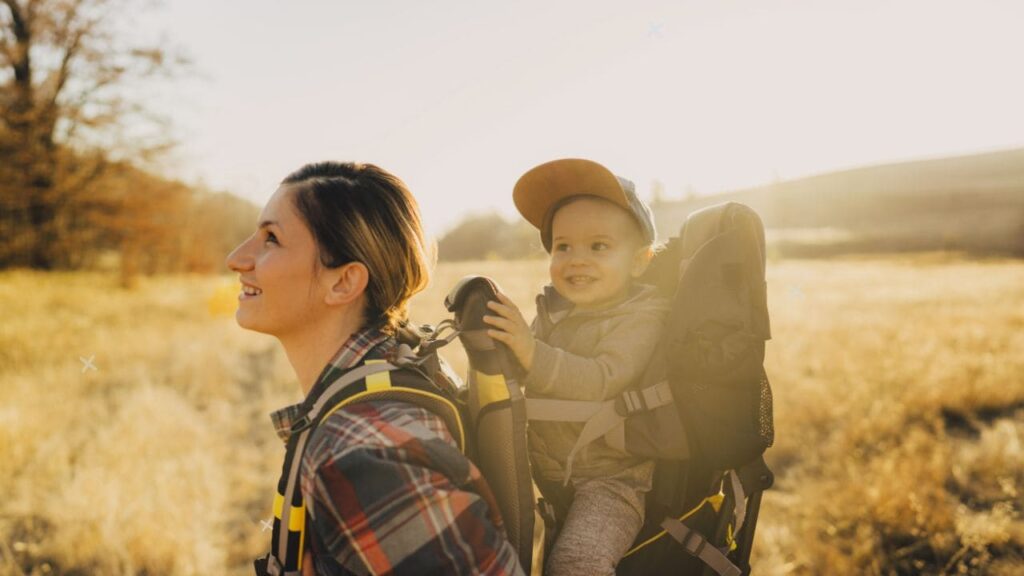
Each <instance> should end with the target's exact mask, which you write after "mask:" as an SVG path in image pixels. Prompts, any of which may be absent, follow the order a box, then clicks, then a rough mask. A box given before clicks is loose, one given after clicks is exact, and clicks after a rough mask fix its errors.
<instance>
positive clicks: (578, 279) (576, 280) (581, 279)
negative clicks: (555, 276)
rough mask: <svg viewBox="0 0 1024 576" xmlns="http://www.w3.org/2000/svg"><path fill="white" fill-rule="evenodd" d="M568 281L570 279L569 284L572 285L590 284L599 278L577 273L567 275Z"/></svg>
mask: <svg viewBox="0 0 1024 576" xmlns="http://www.w3.org/2000/svg"><path fill="white" fill-rule="evenodd" d="M566 281H568V282H569V284H570V285H572V286H588V285H590V284H593V283H594V282H596V281H597V278H594V277H593V276H580V275H577V276H569V277H567V278H566Z"/></svg>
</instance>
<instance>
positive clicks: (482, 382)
mask: <svg viewBox="0 0 1024 576" xmlns="http://www.w3.org/2000/svg"><path fill="white" fill-rule="evenodd" d="M473 376H474V380H475V383H476V390H477V400H478V401H479V402H480V406H479V407H480V408H483V407H484V406H487V405H488V404H494V403H495V402H501V401H502V400H508V399H509V395H508V384H507V383H506V382H505V376H504V375H503V374H501V373H500V372H499V373H498V374H485V373H483V372H480V371H479V370H473Z"/></svg>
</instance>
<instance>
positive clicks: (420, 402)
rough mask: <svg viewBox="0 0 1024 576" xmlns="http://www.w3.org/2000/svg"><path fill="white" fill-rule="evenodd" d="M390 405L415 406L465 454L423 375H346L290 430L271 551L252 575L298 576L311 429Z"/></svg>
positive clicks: (453, 422) (454, 411)
mask: <svg viewBox="0 0 1024 576" xmlns="http://www.w3.org/2000/svg"><path fill="white" fill-rule="evenodd" d="M375 400H394V401H402V402H408V403H410V404H415V405H417V406H421V407H423V408H425V409H427V410H429V411H431V412H433V413H434V414H436V415H438V416H439V417H440V418H441V419H442V420H443V421H444V423H445V425H446V426H447V427H448V430H449V432H450V433H451V435H452V436H453V437H454V438H455V440H456V442H457V443H458V446H459V449H460V450H463V451H464V450H465V433H464V431H463V426H462V418H461V415H460V413H459V410H458V408H457V407H456V406H455V404H454V403H453V402H452V399H451V398H448V397H446V396H445V395H444V394H442V393H441V391H440V390H439V389H437V388H436V387H435V386H434V385H433V383H432V382H431V381H430V379H429V378H427V377H426V376H425V375H424V374H421V373H419V372H417V371H416V370H415V369H412V368H406V367H403V366H399V365H396V364H394V363H392V362H388V361H386V360H382V359H371V360H367V361H365V362H364V363H362V364H360V365H358V366H356V367H354V368H352V369H350V370H348V371H347V372H345V373H343V374H342V375H341V376H339V377H338V379H337V380H335V381H334V382H333V383H332V384H331V385H330V386H328V387H327V389H326V390H324V392H323V394H321V395H320V396H319V397H318V398H317V399H316V401H315V402H314V403H313V406H312V407H311V408H310V409H309V411H308V412H307V413H306V414H305V415H304V416H303V417H302V418H300V419H299V420H298V421H296V422H295V424H294V425H293V426H292V429H291V432H292V434H291V436H290V437H289V439H288V443H287V450H286V453H285V460H284V465H283V467H282V471H281V478H280V480H279V481H278V489H277V494H276V495H275V498H274V530H273V535H272V537H271V551H270V553H269V554H268V555H266V556H265V557H263V558H260V559H258V560H256V562H255V567H256V574H257V575H263V574H267V575H274V576H277V575H280V576H299V575H300V574H301V573H302V553H303V549H304V548H303V547H304V541H305V526H306V521H305V517H306V508H305V503H304V502H303V498H302V492H301V490H300V489H299V474H300V471H301V463H302V455H303V453H304V452H305V449H306V445H307V444H308V442H309V439H310V437H311V436H312V433H313V432H314V431H315V430H316V427H317V426H318V425H319V424H320V423H321V422H323V421H324V420H326V419H327V418H328V417H329V416H330V415H331V414H333V413H334V412H336V411H337V410H339V409H341V408H343V407H345V406H349V405H351V404H355V403H358V402H369V401H375Z"/></svg>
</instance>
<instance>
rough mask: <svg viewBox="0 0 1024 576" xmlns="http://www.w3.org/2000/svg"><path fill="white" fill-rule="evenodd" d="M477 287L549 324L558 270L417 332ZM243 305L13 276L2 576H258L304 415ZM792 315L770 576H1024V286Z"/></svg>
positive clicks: (847, 300)
mask: <svg viewBox="0 0 1024 576" xmlns="http://www.w3.org/2000/svg"><path fill="white" fill-rule="evenodd" d="M469 273H482V274H487V275H490V276H492V277H494V278H496V279H497V280H498V282H499V283H500V284H501V285H502V286H503V288H504V289H505V290H506V292H507V293H508V294H509V295H510V296H511V297H512V298H513V299H514V300H515V301H516V302H518V303H519V304H520V306H522V307H523V309H524V311H525V313H526V315H527V316H528V317H530V316H531V315H532V300H533V294H534V293H535V292H536V291H537V289H538V288H539V287H540V286H541V285H542V284H543V282H544V281H545V276H546V269H545V264H544V263H543V262H539V261H532V262H514V263H507V262H505V263H495V262H489V263H460V264H445V265H442V266H441V267H440V268H439V269H438V271H437V275H436V278H435V281H434V283H433V284H432V286H431V288H430V289H429V290H428V291H427V292H426V293H424V294H422V295H420V296H418V297H417V298H416V300H415V301H414V306H413V313H414V316H415V318H417V319H419V320H422V321H429V322H437V321H438V320H440V319H442V318H444V317H445V316H446V313H445V312H444V310H443V307H442V305H441V302H442V300H443V298H444V294H445V292H446V291H447V289H448V288H450V287H451V286H452V285H453V284H454V283H455V281H456V280H457V279H458V278H459V277H461V276H462V275H465V274H469ZM234 293H235V287H234V285H233V283H232V282H231V280H230V279H225V278H214V277H201V276H195V277H171V278H158V279H148V280H144V281H142V282H141V283H140V284H139V286H137V287H136V288H134V289H131V290H125V289H122V288H119V287H118V284H117V279H116V278H113V277H108V276H104V275H90V274H41V273H34V272H24V271H14V272H6V273H3V274H0V494H3V496H4V498H3V499H2V500H0V574H11V575H15V574H26V575H27V574H149V575H163V574H174V575H177V574H181V575H184V574H248V573H250V572H251V564H250V563H249V562H250V559H251V558H252V557H254V556H256V555H258V554H261V553H262V552H263V551H264V548H265V547H266V545H267V540H268V537H269V532H265V531H263V527H262V524H261V523H260V520H265V519H267V518H268V517H269V516H270V504H271V496H272V491H273V488H274V485H275V482H276V477H277V473H278V472H279V467H280V458H281V456H282V453H283V448H282V445H281V443H280V441H279V440H278V439H277V438H276V436H275V435H274V434H273V431H272V429H271V426H270V422H269V419H268V418H267V413H269V412H270V411H271V410H273V409H276V408H278V407H280V406H283V405H285V404H287V403H291V402H295V401H298V400H299V399H301V398H300V393H299V388H298V385H297V384H296V382H295V380H294V374H293V373H292V372H291V368H290V366H289V365H288V363H287V361H286V359H285V358H284V355H283V353H282V351H281V350H280V347H279V346H278V344H277V342H276V341H275V340H273V339H271V338H268V337H266V336H262V335H258V334H253V333H249V332H245V331H243V330H241V329H239V328H238V327H237V326H236V325H235V323H234V320H233V318H232V317H231V313H230V312H231V308H232V306H233V300H232V298H233V295H234ZM769 299H770V309H771V313H772V331H773V336H774V338H773V340H772V341H770V342H769V343H768V349H767V354H768V355H767V369H768V373H769V376H770V377H771V379H772V383H773V387H774V390H775V397H776V428H777V436H776V437H777V444H776V446H775V447H774V448H772V449H771V450H770V451H769V452H768V459H769V464H770V465H771V466H772V467H773V469H774V470H775V471H776V473H777V484H776V487H775V489H773V490H772V491H770V492H769V493H768V495H767V496H766V498H765V502H764V505H763V508H762V515H761V519H760V522H759V525H758V531H757V542H756V544H755V548H754V559H755V573H760V574H823V573H829V574H917V573H927V574H943V573H946V574H958V573H960V574H967V573H969V574H1019V573H1021V572H1022V571H1024V521H1022V518H1021V513H1022V511H1024V503H1022V502H1024V496H1022V493H1021V491H1022V490H1024V330H1022V328H1024V263H1021V262H1019V261H1016V262H1015V261H967V260H960V259H956V258H947V257H936V258H928V259H921V258H915V259H895V258H890V259H870V260H857V259H846V260H833V261H828V262H823V261H780V262H774V263H772V264H771V265H770V266H769ZM448 356H449V357H450V359H451V360H452V361H453V363H454V364H455V365H456V367H457V368H458V369H460V370H462V369H464V367H465V359H464V356H462V355H461V353H460V351H459V350H458V349H457V347H456V348H453V349H452V350H451V351H450V353H449V354H448ZM90 358H92V359H91V361H90ZM91 366H95V369H93V368H92V367H91Z"/></svg>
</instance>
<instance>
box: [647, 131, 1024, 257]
mask: <svg viewBox="0 0 1024 576" xmlns="http://www.w3.org/2000/svg"><path fill="white" fill-rule="evenodd" d="M725 201H736V202H743V203H744V204H747V205H749V206H751V207H752V208H754V209H755V210H757V211H758V213H760V214H761V217H762V218H763V220H764V223H765V227H766V229H767V232H766V234H767V236H768V240H769V243H770V245H771V246H772V249H773V250H775V251H776V252H777V253H781V254H784V255H790V256H824V255H829V254H837V253H842V252H892V251H918V250H962V251H966V252H970V253H974V254H1012V255H1017V256H1022V257H1024V149H1016V150H1006V151H1000V152H991V153H986V154H976V155H971V156H958V157H951V158H940V159H933V160H921V161H914V162H901V163H897V164H886V165H879V166H869V167H864V168H856V169H852V170H843V171H840V172H832V173H828V174H821V175H818V176H811V177H807V178H801V179H798V180H792V181H784V182H779V183H776V184H772V185H768V186H761V187H756V188H748V189H744V190H737V191H734V192H728V193H723V194H716V195H712V196H698V197H691V198H689V199H687V200H681V201H670V202H658V203H656V204H655V205H654V206H653V209H654V213H655V217H656V219H657V223H658V228H659V231H660V234H661V236H662V237H663V238H664V237H668V236H671V235H673V234H674V233H675V232H676V231H677V230H678V229H679V227H680V226H681V225H682V223H683V222H684V221H685V219H686V216H687V215H688V214H690V213H691V212H693V211H694V210H697V209H700V208H703V207H704V206H708V205H711V204H717V203H719V202H725Z"/></svg>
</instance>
